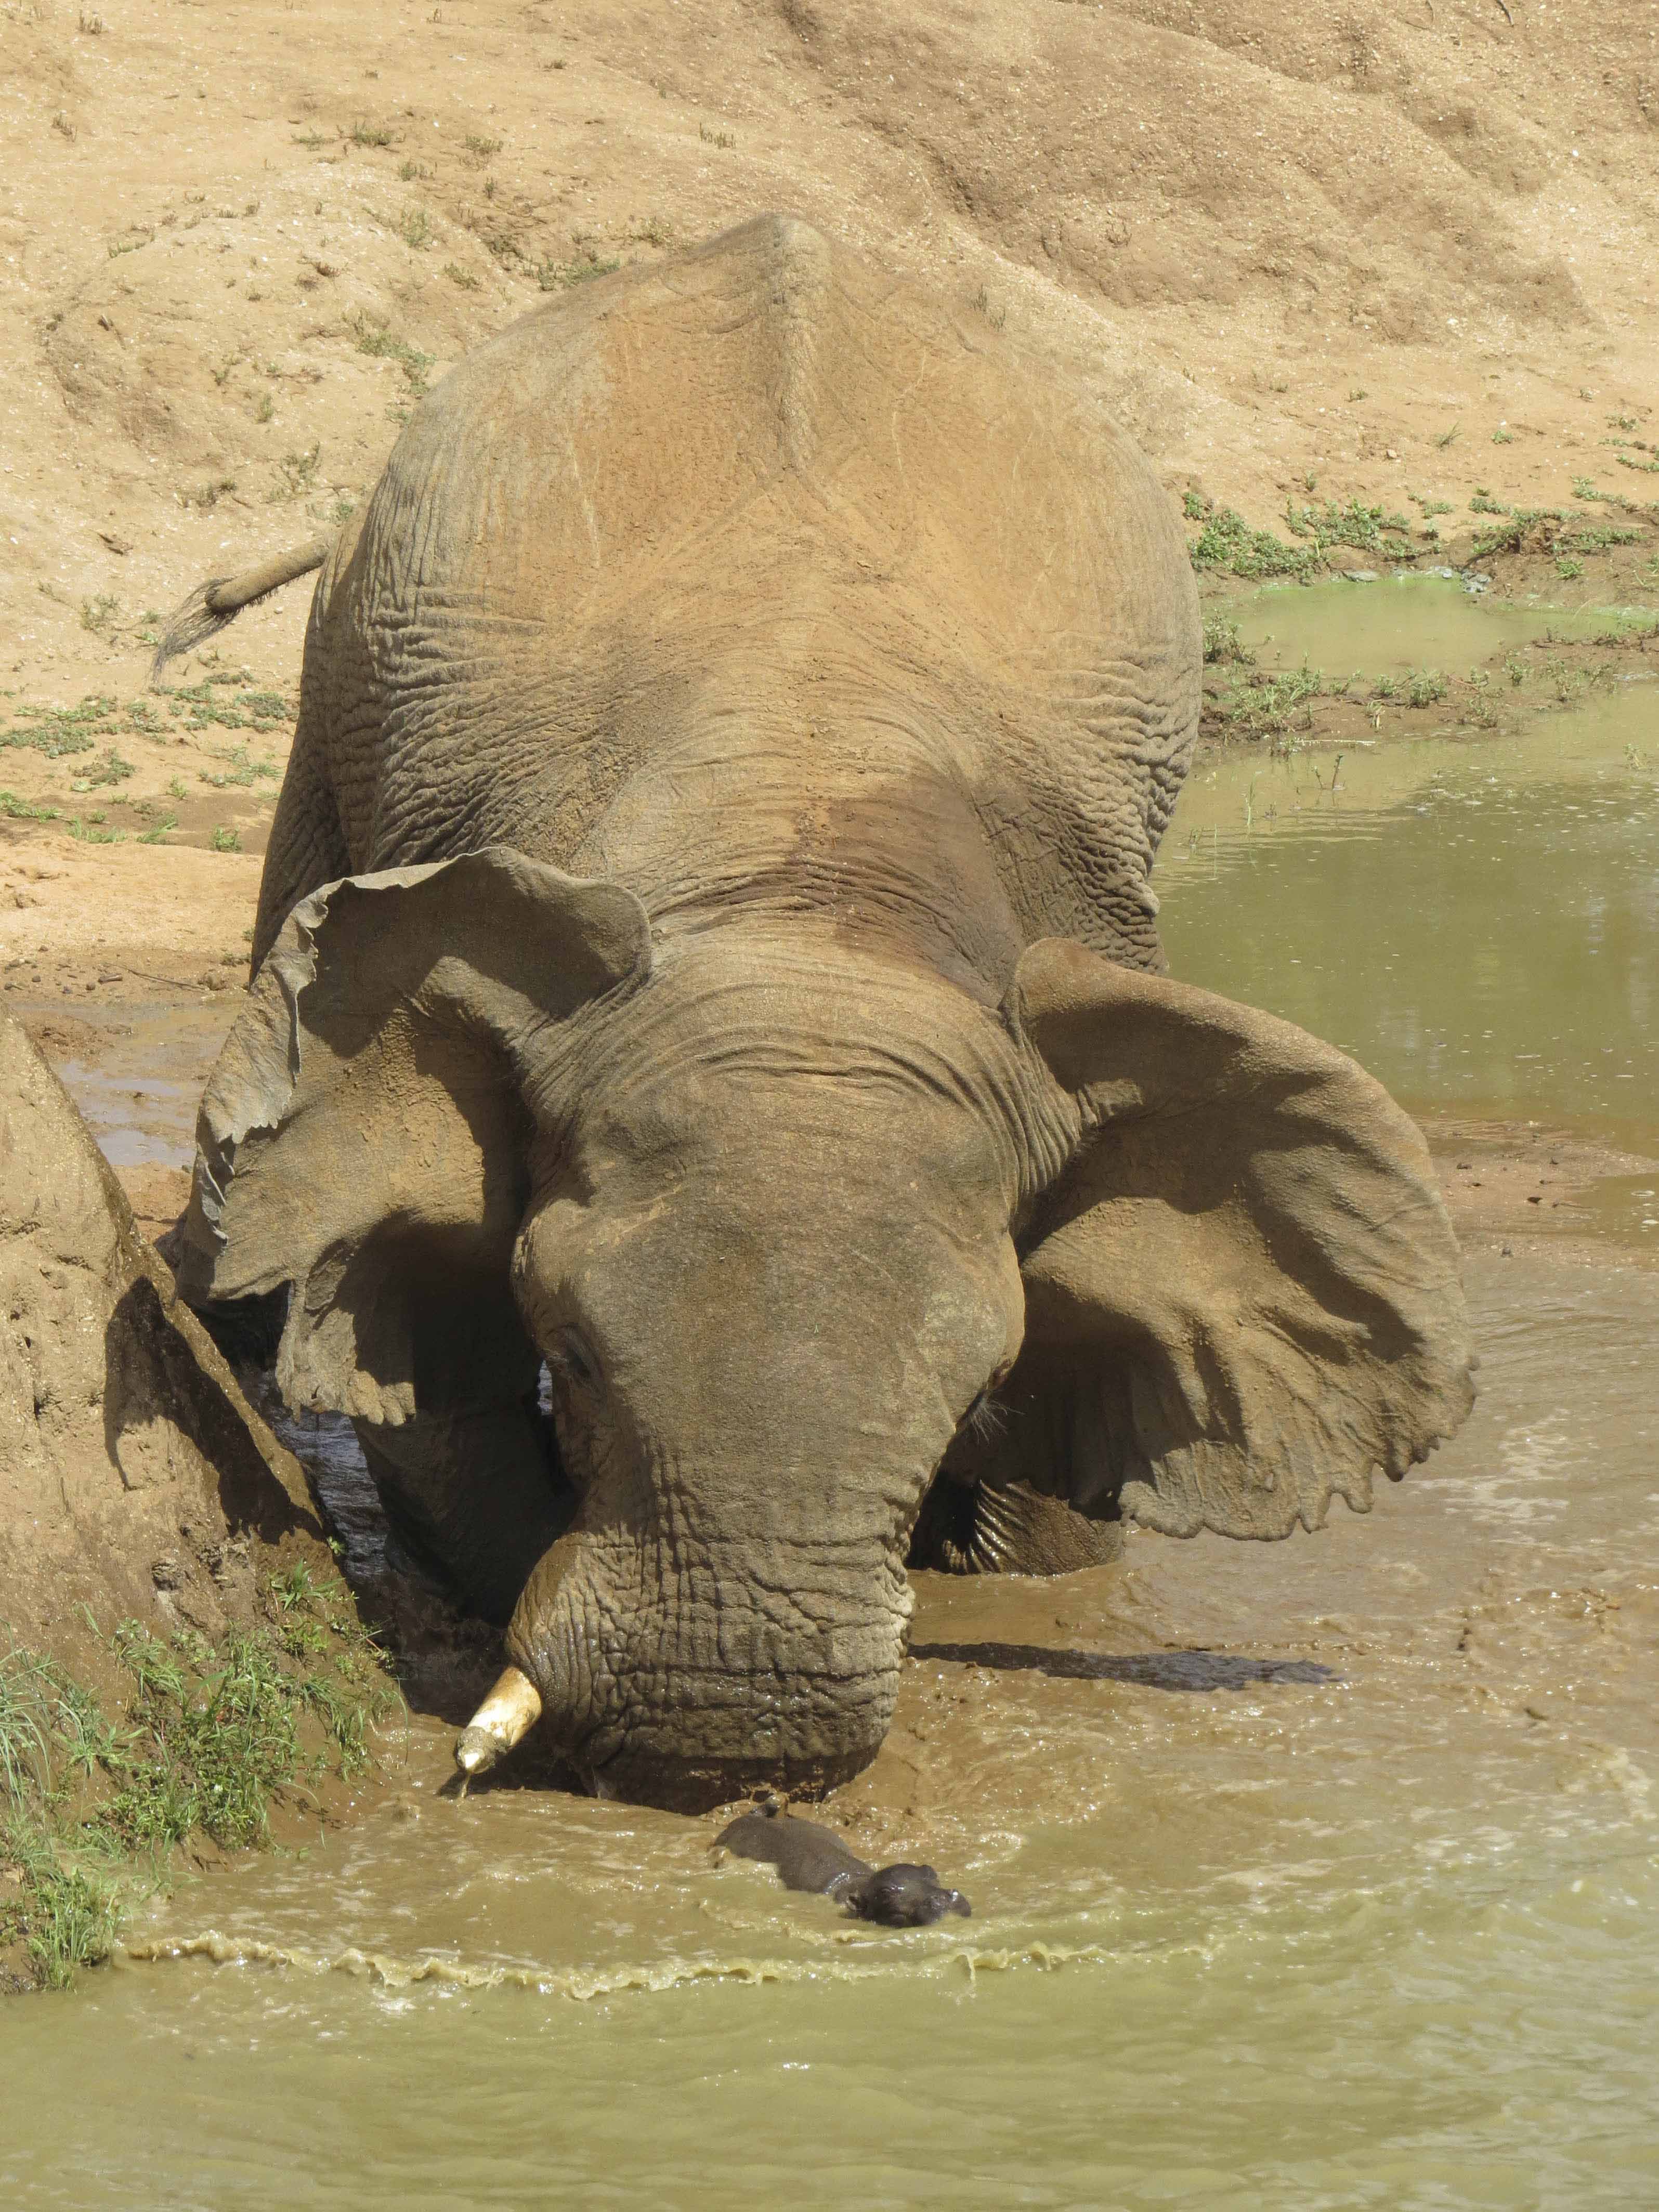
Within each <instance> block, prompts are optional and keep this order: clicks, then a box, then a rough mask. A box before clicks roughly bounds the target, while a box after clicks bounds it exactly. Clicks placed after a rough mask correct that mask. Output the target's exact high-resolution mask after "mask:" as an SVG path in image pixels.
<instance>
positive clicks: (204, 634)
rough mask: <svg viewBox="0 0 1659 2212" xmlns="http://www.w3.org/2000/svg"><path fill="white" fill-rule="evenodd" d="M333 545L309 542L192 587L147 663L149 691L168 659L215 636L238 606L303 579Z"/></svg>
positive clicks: (325, 541) (252, 603)
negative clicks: (237, 574)
mask: <svg viewBox="0 0 1659 2212" xmlns="http://www.w3.org/2000/svg"><path fill="white" fill-rule="evenodd" d="M333 544H334V540H333V539H332V538H313V540H312V541H311V543H310V544H308V545H301V546H297V547H295V550H293V551H292V552H290V553H276V554H273V555H272V556H271V557H270V559H269V560H268V561H262V562H260V563H259V565H258V568H246V569H244V570H243V572H242V574H240V576H210V577H209V578H208V580H207V581H206V583H205V584H198V585H197V586H196V589H195V590H194V591H193V592H191V595H190V597H189V598H188V599H186V600H185V602H184V604H183V605H181V606H179V607H177V608H175V609H174V610H173V615H172V617H170V619H169V621H168V623H167V629H165V630H164V631H163V633H162V635H161V643H160V645H158V646H157V647H156V648H155V659H154V660H152V661H151V662H150V664H149V683H150V689H151V690H155V688H156V686H157V684H159V682H160V680H161V671H162V670H163V669H164V668H165V667H166V666H167V663H168V661H170V660H176V659H178V657H179V654H180V653H191V652H193V651H194V650H195V648H196V647H197V646H198V645H205V644H206V643H207V641H208V640H209V639H210V637H217V636H218V635H219V633H220V631H221V630H222V629H228V627H229V625H230V624H231V623H234V621H235V619H236V617H237V616H238V615H239V614H240V612H241V611H242V609H243V608H244V607H252V606H257V605H258V603H259V601H260V600H261V599H269V598H270V594H271V593H272V592H280V591H281V590H282V588H283V585H284V584H291V583H292V582H293V581H294V580H295V577H296V576H308V575H309V574H311V571H312V570H313V568H321V567H322V565H323V563H324V562H325V561H326V560H327V558H328V556H329V552H330V550H331V548H332V546H333Z"/></svg>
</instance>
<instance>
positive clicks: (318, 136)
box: [289, 131, 328, 154]
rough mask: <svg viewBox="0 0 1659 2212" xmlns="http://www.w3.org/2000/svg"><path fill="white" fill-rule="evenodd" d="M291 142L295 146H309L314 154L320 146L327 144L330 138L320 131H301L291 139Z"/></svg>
mask: <svg viewBox="0 0 1659 2212" xmlns="http://www.w3.org/2000/svg"><path fill="white" fill-rule="evenodd" d="M289 143H290V145H294V146H306V147H308V148H309V149H311V151H312V152H313V154H314V153H315V152H316V151H317V149H318V148H319V147H320V146H326V145H327V143H328V140H327V138H326V137H325V135H324V134H323V132H322V131H301V132H300V133H299V135H298V136H297V137H295V138H292V139H290V140H289Z"/></svg>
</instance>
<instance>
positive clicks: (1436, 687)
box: [1406, 668, 1446, 707]
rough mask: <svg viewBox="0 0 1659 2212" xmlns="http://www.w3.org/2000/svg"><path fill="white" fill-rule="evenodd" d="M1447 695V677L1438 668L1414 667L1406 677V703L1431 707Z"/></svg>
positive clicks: (1410, 705)
mask: <svg viewBox="0 0 1659 2212" xmlns="http://www.w3.org/2000/svg"><path fill="white" fill-rule="evenodd" d="M1445 696H1446V679H1445V678H1444V677H1443V676H1442V675H1441V674H1440V672H1439V671H1438V670H1437V669H1434V668H1413V670H1412V671H1410V673H1409V674H1408V675H1407V678H1406V704H1407V706H1408V707H1431V706H1433V705H1434V703H1435V702H1436V701H1437V700H1438V699H1443V698H1444V697H1445Z"/></svg>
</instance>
